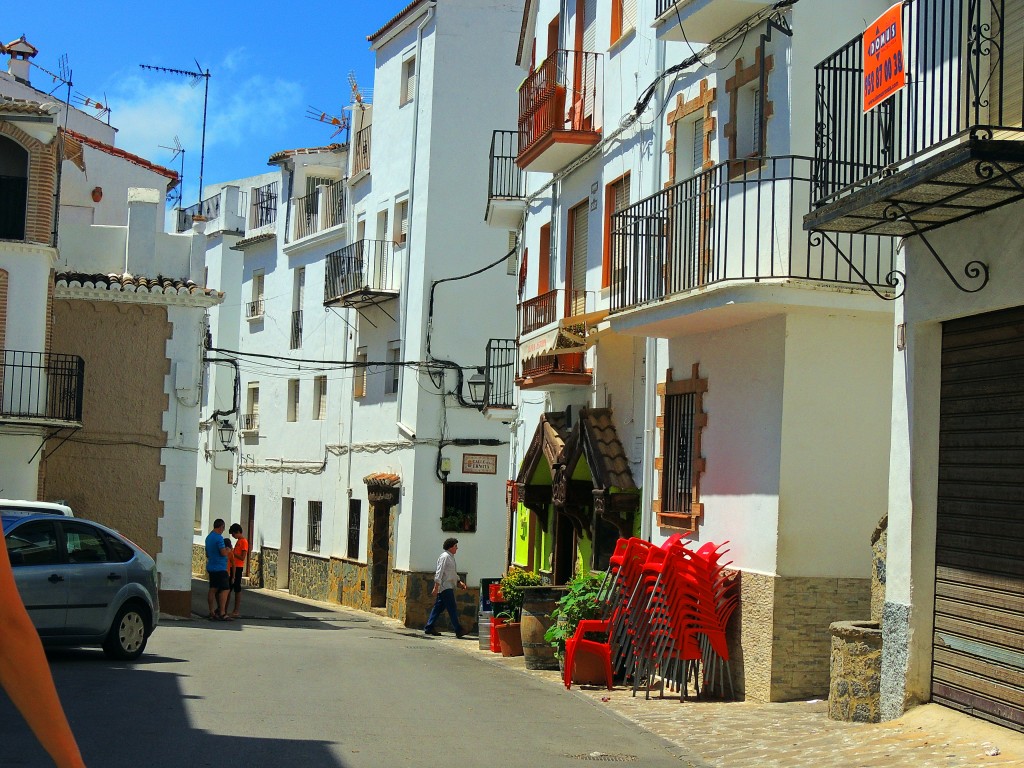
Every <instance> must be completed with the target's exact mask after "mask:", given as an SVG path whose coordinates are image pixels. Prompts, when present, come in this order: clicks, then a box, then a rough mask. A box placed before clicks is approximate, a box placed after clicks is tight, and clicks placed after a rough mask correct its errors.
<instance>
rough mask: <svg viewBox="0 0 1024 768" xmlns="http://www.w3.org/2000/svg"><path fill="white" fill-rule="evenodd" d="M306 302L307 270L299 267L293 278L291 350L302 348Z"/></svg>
mask: <svg viewBox="0 0 1024 768" xmlns="http://www.w3.org/2000/svg"><path fill="white" fill-rule="evenodd" d="M305 300H306V268H305V267H297V268H296V269H295V274H294V277H293V278H292V328H291V337H290V339H289V348H290V349H299V348H300V347H301V346H302V306H303V304H304V303H305Z"/></svg>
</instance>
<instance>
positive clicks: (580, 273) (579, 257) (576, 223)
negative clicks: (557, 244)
mask: <svg viewBox="0 0 1024 768" xmlns="http://www.w3.org/2000/svg"><path fill="white" fill-rule="evenodd" d="M589 205H590V204H589V203H583V204H582V205H579V206H577V207H576V208H575V209H574V215H573V233H572V296H571V297H570V307H571V311H572V314H573V315H578V314H582V313H583V312H584V311H585V306H586V300H587V299H586V289H587V230H588V222H589V221H590V209H589Z"/></svg>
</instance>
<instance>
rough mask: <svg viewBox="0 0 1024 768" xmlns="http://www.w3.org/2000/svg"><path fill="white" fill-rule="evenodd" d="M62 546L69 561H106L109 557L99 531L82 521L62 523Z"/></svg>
mask: <svg viewBox="0 0 1024 768" xmlns="http://www.w3.org/2000/svg"><path fill="white" fill-rule="evenodd" d="M62 527H63V528H64V546H65V548H66V550H67V554H68V562H69V563H106V562H109V560H110V557H109V556H108V555H107V549H106V547H105V546H103V539H101V538H100V532H99V531H98V530H96V529H95V528H93V527H91V526H88V525H83V524H82V523H64V524H63V525H62Z"/></svg>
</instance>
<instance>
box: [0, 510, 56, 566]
mask: <svg viewBox="0 0 1024 768" xmlns="http://www.w3.org/2000/svg"><path fill="white" fill-rule="evenodd" d="M6 542H7V553H8V554H9V555H10V558H11V565H13V566H15V567H17V566H19V565H53V564H55V563H59V562H60V551H59V550H58V549H57V531H56V529H55V528H54V527H53V523H51V522H49V521H48V520H44V521H39V522H34V523H26V524H25V525H19V526H18V527H17V528H15V529H14V530H13V531H11V532H10V533H9V534H7V537H6Z"/></svg>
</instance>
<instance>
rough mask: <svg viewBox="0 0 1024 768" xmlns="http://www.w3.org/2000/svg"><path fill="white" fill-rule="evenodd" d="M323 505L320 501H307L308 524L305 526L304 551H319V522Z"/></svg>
mask: <svg viewBox="0 0 1024 768" xmlns="http://www.w3.org/2000/svg"><path fill="white" fill-rule="evenodd" d="M323 514H324V505H323V502H321V501H311V502H309V524H308V526H307V528H306V551H307V552H319V551H320V524H321V522H322V520H323Z"/></svg>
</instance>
